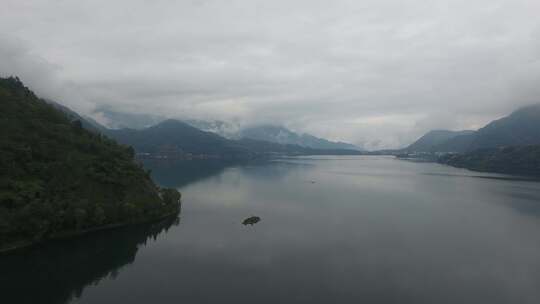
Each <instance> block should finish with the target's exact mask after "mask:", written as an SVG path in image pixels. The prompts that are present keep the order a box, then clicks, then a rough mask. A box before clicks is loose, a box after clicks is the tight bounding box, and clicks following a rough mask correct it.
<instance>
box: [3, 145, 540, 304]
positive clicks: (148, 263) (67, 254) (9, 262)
mask: <svg viewBox="0 0 540 304" xmlns="http://www.w3.org/2000/svg"><path fill="white" fill-rule="evenodd" d="M147 166H148V167H149V168H151V169H152V175H153V177H154V178H155V180H156V181H157V182H158V183H159V184H161V185H164V186H173V187H178V188H179V190H180V191H181V192H182V195H183V199H182V201H183V204H182V212H181V214H180V216H179V218H178V219H170V220H166V221H163V222H161V223H155V224H148V225H139V226H136V227H128V228H123V229H118V230H114V231H107V232H100V233H97V234H93V235H88V236H85V237H83V238H80V239H75V240H69V241H59V242H52V243H49V244H45V245H42V246H41V247H38V248H35V249H33V250H30V251H28V252H24V253H20V254H17V255H15V256H7V257H0V267H2V268H1V270H0V276H2V278H1V281H0V284H1V285H0V289H4V290H3V291H2V298H3V300H2V302H3V303H9V304H11V303H189V304H196V303H310V304H312V303H475V304H478V303H540V288H539V286H540V182H538V181H527V180H519V179H516V178H512V177H508V176H504V175H498V174H486V173H476V172H471V171H467V170H462V169H455V168H451V167H446V166H442V165H438V164H433V163H414V162H408V161H401V160H397V159H394V158H392V157H378V156H358V157H350V156H348V157H334V156H328V157H302V158H290V159H281V160H275V161H268V162H258V163H245V164H231V163H229V164H224V163H219V162H197V161H193V162H184V163H148V164H147ZM250 216H258V217H260V219H261V220H260V222H258V223H255V224H254V225H242V221H243V220H244V219H246V218H248V217H250Z"/></svg>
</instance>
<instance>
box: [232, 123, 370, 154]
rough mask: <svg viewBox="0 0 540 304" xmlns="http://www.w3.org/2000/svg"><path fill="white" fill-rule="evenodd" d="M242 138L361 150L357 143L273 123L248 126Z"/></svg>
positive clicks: (319, 147)
mask: <svg viewBox="0 0 540 304" xmlns="http://www.w3.org/2000/svg"><path fill="white" fill-rule="evenodd" d="M239 137H240V138H248V139H254V140H262V141H268V142H273V143H278V144H288V145H298V146H302V147H307V148H312V149H348V150H360V148H358V147H357V146H355V145H352V144H348V143H343V142H333V141H329V140H326V139H323V138H319V137H315V136H313V135H310V134H301V135H300V134H297V133H295V132H292V131H291V130H289V129H287V128H284V127H280V126H273V125H263V126H256V127H250V128H246V129H243V130H241V131H240V134H239Z"/></svg>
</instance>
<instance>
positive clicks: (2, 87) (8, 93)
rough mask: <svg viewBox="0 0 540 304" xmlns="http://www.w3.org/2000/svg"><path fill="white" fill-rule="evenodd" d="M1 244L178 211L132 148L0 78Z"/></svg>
mask: <svg viewBox="0 0 540 304" xmlns="http://www.w3.org/2000/svg"><path fill="white" fill-rule="evenodd" d="M0 106H1V108H2V111H0V129H1V130H2V132H1V133H0V249H1V248H2V247H4V248H6V247H9V246H16V245H18V244H19V245H20V244H24V243H31V242H34V241H38V240H42V239H45V238H48V237H54V236H59V235H64V234H69V233H78V232H82V231H85V230H91V229H96V228H99V227H106V226H108V225H116V224H121V223H128V222H139V221H146V220H150V219H154V218H159V217H162V216H164V215H167V214H171V213H173V212H176V211H177V210H178V208H179V199H180V194H179V193H178V192H177V191H176V190H167V189H164V190H160V189H159V188H158V187H157V186H156V185H154V183H153V182H152V181H151V179H150V177H149V175H148V173H147V172H145V171H144V170H143V169H142V168H141V167H140V166H139V165H137V164H136V163H135V162H134V161H133V154H134V151H133V149H132V148H131V147H127V146H121V145H118V144H117V143H115V142H114V141H112V140H110V139H108V138H107V137H104V136H102V135H100V134H98V133H93V132H89V131H87V130H85V129H84V128H83V127H82V124H81V122H80V121H79V120H74V121H72V120H70V119H69V117H68V116H67V115H66V114H64V113H63V112H61V111H59V110H58V109H56V108H54V107H53V106H51V105H50V104H48V103H46V102H45V101H44V100H41V99H39V98H37V97H36V96H35V95H34V93H32V92H31V91H30V90H29V89H28V88H26V87H24V85H23V84H22V83H21V82H20V81H19V79H18V78H0Z"/></svg>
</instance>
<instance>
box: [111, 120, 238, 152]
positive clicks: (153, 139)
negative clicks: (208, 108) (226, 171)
mask: <svg viewBox="0 0 540 304" xmlns="http://www.w3.org/2000/svg"><path fill="white" fill-rule="evenodd" d="M106 134H108V135H109V136H111V137H112V138H114V139H116V140H117V141H118V142H120V143H123V144H126V145H130V146H133V147H134V148H135V150H136V151H137V152H148V153H154V152H157V151H159V150H160V149H162V148H163V147H169V146H172V147H174V148H178V149H181V150H182V151H184V152H186V153H193V154H216V155H217V154H219V155H223V154H234V155H243V154H247V153H248V151H247V150H246V149H245V148H243V147H241V146H238V145H237V144H236V143H235V142H234V141H231V140H228V139H226V138H223V137H221V136H219V135H217V134H214V133H211V132H205V131H201V130H199V129H197V128H194V127H192V126H190V125H188V124H186V123H184V122H181V121H179V120H173V119H170V120H166V121H163V122H160V123H158V124H157V125H154V126H152V127H149V128H146V129H141V130H135V129H119V130H107V131H106Z"/></svg>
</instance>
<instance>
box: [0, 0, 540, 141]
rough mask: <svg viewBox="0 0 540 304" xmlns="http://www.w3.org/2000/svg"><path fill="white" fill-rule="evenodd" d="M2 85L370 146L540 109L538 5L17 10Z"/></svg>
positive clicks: (233, 2)
mask: <svg viewBox="0 0 540 304" xmlns="http://www.w3.org/2000/svg"><path fill="white" fill-rule="evenodd" d="M1 2H2V3H1V7H2V9H1V10H0V74H1V75H3V76H7V75H18V76H19V77H20V78H21V79H22V80H23V81H24V82H25V83H27V85H29V86H30V87H31V88H32V89H33V90H34V91H36V93H38V94H39V95H41V96H43V97H47V98H52V99H54V100H57V101H59V102H61V103H63V104H65V105H67V106H69V107H71V108H73V109H75V110H77V111H79V112H82V113H83V114H92V112H93V111H94V110H95V109H96V108H97V107H101V106H108V107H110V108H112V109H115V110H118V111H123V112H133V113H151V114H159V115H165V116H168V117H179V118H198V119H222V120H229V121H231V120H235V121H238V122H240V123H242V124H255V123H269V122H271V123H280V124H283V125H285V126H287V127H289V128H291V129H293V130H296V131H300V132H309V133H312V134H315V135H318V136H323V137H327V138H330V139H336V140H345V141H349V142H352V143H355V144H360V145H364V146H365V147H367V148H372V149H374V148H387V147H400V146H403V145H405V144H408V143H409V142H410V141H412V140H414V139H415V138H416V137H417V136H419V135H421V134H422V133H424V132H426V131H428V130H429V129H442V128H448V129H473V128H478V127H481V126H482V125H483V124H484V123H486V122H488V121H489V120H492V119H494V118H498V117H500V116H503V115H504V114H506V113H508V112H509V111H511V110H512V109H515V108H516V107H518V106H520V105H524V104H529V103H534V102H540V1H538V0H466V1H465V0H463V1H462V0H444V1H443V0H352V1H337V0H327V1H317V0H302V1H294V0H266V1H256V0H227V1H225V0H223V1H217V0H191V1H178V0H174V1H173V0H146V1H143V0H124V1H113V0H107V1H104V0H92V1H83V0H77V1H73V0H49V1H39V0H35V1H31V0H2V1H1Z"/></svg>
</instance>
